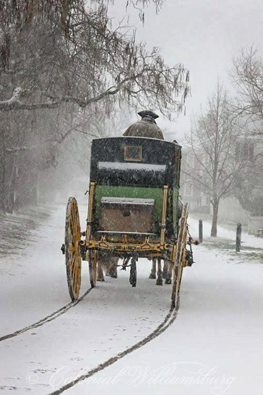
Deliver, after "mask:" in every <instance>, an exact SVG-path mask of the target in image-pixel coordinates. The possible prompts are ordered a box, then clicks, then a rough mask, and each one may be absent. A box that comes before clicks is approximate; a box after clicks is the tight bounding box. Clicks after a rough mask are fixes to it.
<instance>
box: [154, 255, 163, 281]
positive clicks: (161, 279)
mask: <svg viewBox="0 0 263 395" xmlns="http://www.w3.org/2000/svg"><path fill="white" fill-rule="evenodd" d="M156 285H163V277H162V261H161V258H158V268H157V280H156Z"/></svg>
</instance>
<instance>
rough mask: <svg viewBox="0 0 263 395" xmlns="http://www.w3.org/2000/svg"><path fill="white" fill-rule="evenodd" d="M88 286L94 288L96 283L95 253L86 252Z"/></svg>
mask: <svg viewBox="0 0 263 395" xmlns="http://www.w3.org/2000/svg"><path fill="white" fill-rule="evenodd" d="M88 260H89V278H90V286H91V287H92V288H94V287H96V282H97V264H98V263H97V251H92V250H90V251H88Z"/></svg>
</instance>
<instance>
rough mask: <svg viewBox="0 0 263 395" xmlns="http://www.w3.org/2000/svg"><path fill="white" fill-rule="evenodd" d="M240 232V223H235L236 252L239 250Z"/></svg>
mask: <svg viewBox="0 0 263 395" xmlns="http://www.w3.org/2000/svg"><path fill="white" fill-rule="evenodd" d="M241 232H242V225H241V224H237V233H236V252H240V246H241Z"/></svg>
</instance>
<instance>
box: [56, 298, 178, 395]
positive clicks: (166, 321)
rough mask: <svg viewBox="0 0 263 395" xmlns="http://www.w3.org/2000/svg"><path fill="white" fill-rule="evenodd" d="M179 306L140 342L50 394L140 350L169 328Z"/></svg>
mask: <svg viewBox="0 0 263 395" xmlns="http://www.w3.org/2000/svg"><path fill="white" fill-rule="evenodd" d="M178 308H179V301H178V303H177V305H176V307H171V308H170V310H169V313H168V314H167V315H166V317H165V318H164V320H163V321H162V322H161V323H160V324H159V325H158V326H157V328H155V329H154V330H153V331H152V332H151V333H150V334H149V335H147V336H146V337H144V338H143V339H142V340H140V341H139V342H137V343H135V344H134V345H133V346H130V347H129V348H127V349H126V350H124V351H121V352H120V353H118V354H116V355H115V356H114V357H111V358H109V359H107V360H106V361H105V362H102V363H101V364H99V365H98V366H96V367H95V368H93V369H91V370H89V371H87V372H85V373H83V374H82V375H80V376H78V377H77V378H76V379H74V380H72V381H70V382H69V383H67V384H65V385H63V386H62V387H60V388H59V389H57V390H56V391H53V392H51V393H50V394H49V395H59V394H62V392H65V391H67V390H68V389H70V388H72V387H74V386H75V385H77V384H78V383H80V382H82V381H84V380H87V379H89V378H90V377H91V376H94V375H95V374H96V373H99V372H101V371H102V370H104V369H106V368H108V367H109V366H111V365H113V364H114V363H116V362H118V361H119V360H120V359H122V358H124V357H126V355H129V354H131V353H132V352H134V351H136V350H138V349H139V348H141V347H143V346H144V345H145V344H147V343H149V342H150V341H152V340H153V339H155V338H156V337H158V336H160V335H161V334H162V333H163V332H164V331H165V330H166V329H167V328H169V326H170V325H172V323H173V322H174V321H175V319H176V317H177V313H178Z"/></svg>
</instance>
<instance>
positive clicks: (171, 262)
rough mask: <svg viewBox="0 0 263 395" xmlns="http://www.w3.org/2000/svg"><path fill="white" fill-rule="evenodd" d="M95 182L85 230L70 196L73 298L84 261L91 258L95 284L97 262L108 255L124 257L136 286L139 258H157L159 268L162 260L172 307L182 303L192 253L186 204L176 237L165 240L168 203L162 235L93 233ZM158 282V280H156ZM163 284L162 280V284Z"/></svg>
mask: <svg viewBox="0 0 263 395" xmlns="http://www.w3.org/2000/svg"><path fill="white" fill-rule="evenodd" d="M94 188H95V185H91V187H90V194H89V206H88V207H89V209H88V218H87V228H86V231H84V232H81V230H80V221H79V212H78V206H77V201H76V199H75V198H70V199H69V201H68V206H67V215H66V229H65V234H66V237H65V244H64V245H63V248H62V249H63V252H64V253H65V255H66V267H67V280H68V288H69V293H70V296H71V299H72V300H76V299H78V297H79V292H80V285H81V262H82V260H85V261H88V265H89V276H90V285H91V287H95V286H96V282H97V280H98V269H99V267H98V264H99V256H100V254H103V255H106V256H107V257H108V258H109V259H111V258H113V257H114V258H118V259H123V263H122V264H121V265H118V266H121V268H122V269H124V270H126V268H127V267H129V268H130V276H129V282H130V284H131V285H132V286H133V287H135V286H136V283H137V261H138V259H139V258H147V259H150V260H156V261H157V262H158V267H160V262H161V260H163V261H164V262H165V263H166V264H168V267H169V270H168V271H169V273H170V274H169V279H170V281H169V280H168V281H167V283H172V292H171V300H172V306H173V307H174V306H176V305H177V304H178V302H179V292H180V286H181V279H182V273H183V268H184V267H185V266H189V252H187V245H188V244H189V239H188V227H187V215H188V211H187V205H185V206H184V207H183V210H182V215H181V218H180V224H179V232H178V237H177V240H174V241H171V240H168V241H167V240H165V225H166V224H165V218H166V209H167V205H166V204H164V205H163V215H162V217H163V223H162V229H161V234H160V238H159V239H158V238H157V237H156V235H154V236H153V235H149V234H148V235H147V234H146V235H143V234H136V235H135V234H133V235H131V234H128V233H126V234H121V233H120V232H119V233H118V234H116V232H112V233H111V232H107V234H105V233H104V234H103V235H100V236H99V237H98V235H97V236H96V238H94V237H92V236H91V225H92V215H93V207H92V202H93V193H94ZM166 194H167V188H166V187H164V201H167V199H166ZM157 284H158V282H157ZM159 284H160V283H159Z"/></svg>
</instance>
